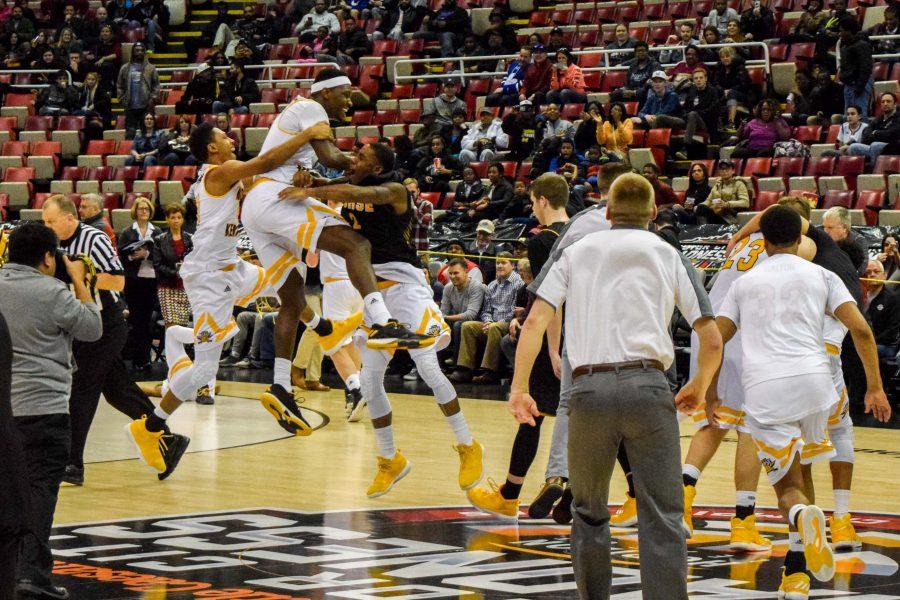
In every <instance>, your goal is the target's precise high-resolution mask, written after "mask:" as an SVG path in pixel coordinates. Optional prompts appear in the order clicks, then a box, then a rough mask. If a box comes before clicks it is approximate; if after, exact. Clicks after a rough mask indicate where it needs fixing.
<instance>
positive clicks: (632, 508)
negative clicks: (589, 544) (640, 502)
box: [609, 494, 638, 527]
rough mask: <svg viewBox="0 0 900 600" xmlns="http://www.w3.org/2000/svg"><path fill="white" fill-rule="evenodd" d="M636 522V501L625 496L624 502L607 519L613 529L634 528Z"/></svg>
mask: <svg viewBox="0 0 900 600" xmlns="http://www.w3.org/2000/svg"><path fill="white" fill-rule="evenodd" d="M637 522H638V519H637V500H635V499H634V498H632V497H631V496H629V495H628V494H626V495H625V502H623V503H622V506H620V507H619V510H617V511H616V514H614V515H613V516H611V517H610V518H609V524H610V525H612V526H613V527H634V526H635V525H637Z"/></svg>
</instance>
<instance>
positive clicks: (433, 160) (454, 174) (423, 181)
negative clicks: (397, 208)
mask: <svg viewBox="0 0 900 600" xmlns="http://www.w3.org/2000/svg"><path fill="white" fill-rule="evenodd" d="M459 168H460V165H459V161H458V160H456V159H455V158H453V157H452V156H451V155H450V152H448V151H447V146H446V143H445V142H444V138H443V137H442V136H440V135H435V136H432V138H431V145H430V147H429V148H428V152H427V153H426V155H425V156H424V157H423V158H422V159H421V160H420V161H419V164H418V166H417V167H416V170H415V173H414V177H415V178H416V179H417V180H418V181H419V189H421V190H422V191H423V192H448V191H449V190H450V181H451V180H452V179H458V177H459Z"/></svg>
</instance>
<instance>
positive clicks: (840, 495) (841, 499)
mask: <svg viewBox="0 0 900 600" xmlns="http://www.w3.org/2000/svg"><path fill="white" fill-rule="evenodd" d="M848 512H850V490H838V489H836V490H834V516H835V517H843V516H844V515H846V514H847V513H848Z"/></svg>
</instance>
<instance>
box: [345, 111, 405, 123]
mask: <svg viewBox="0 0 900 600" xmlns="http://www.w3.org/2000/svg"><path fill="white" fill-rule="evenodd" d="M354 116H355V113H354ZM399 119H400V113H399V111H396V110H378V111H375V115H374V116H373V117H372V119H371V122H372V125H393V124H395V123H398V122H399Z"/></svg>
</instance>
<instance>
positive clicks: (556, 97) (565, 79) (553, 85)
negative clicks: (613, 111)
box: [547, 48, 587, 104]
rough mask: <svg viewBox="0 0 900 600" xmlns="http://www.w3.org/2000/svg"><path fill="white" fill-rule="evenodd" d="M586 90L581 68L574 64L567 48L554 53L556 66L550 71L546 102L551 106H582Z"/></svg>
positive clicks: (585, 100)
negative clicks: (571, 104) (575, 104)
mask: <svg viewBox="0 0 900 600" xmlns="http://www.w3.org/2000/svg"><path fill="white" fill-rule="evenodd" d="M586 92H587V88H586V87H585V85H584V74H583V73H582V72H581V67H579V66H578V65H576V64H575V61H574V59H573V58H572V53H571V52H570V51H569V49H568V48H560V49H559V50H557V51H556V64H555V65H553V68H552V69H551V70H550V91H549V92H547V102H549V103H551V104H570V103H573V104H574V103H577V104H584V103H585V102H587V94H586Z"/></svg>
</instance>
